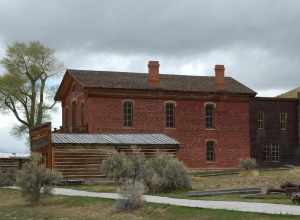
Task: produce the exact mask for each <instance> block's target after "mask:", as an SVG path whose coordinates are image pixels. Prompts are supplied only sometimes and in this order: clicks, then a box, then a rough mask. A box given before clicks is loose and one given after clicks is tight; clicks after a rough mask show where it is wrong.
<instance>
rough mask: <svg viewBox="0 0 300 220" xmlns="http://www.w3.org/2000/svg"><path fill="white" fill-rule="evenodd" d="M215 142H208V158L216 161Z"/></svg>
mask: <svg viewBox="0 0 300 220" xmlns="http://www.w3.org/2000/svg"><path fill="white" fill-rule="evenodd" d="M215 159H216V156H215V142H214V141H208V142H207V143H206V160H207V161H215Z"/></svg>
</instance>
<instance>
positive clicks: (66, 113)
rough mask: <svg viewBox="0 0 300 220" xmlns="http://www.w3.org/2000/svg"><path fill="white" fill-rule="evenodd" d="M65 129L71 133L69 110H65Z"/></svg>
mask: <svg viewBox="0 0 300 220" xmlns="http://www.w3.org/2000/svg"><path fill="white" fill-rule="evenodd" d="M64 119H65V129H66V130H67V131H69V109H68V108H66V109H65V118H64Z"/></svg>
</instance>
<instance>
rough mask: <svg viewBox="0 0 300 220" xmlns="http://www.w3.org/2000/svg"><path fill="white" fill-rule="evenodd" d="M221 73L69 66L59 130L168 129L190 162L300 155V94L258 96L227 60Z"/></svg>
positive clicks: (222, 163) (231, 163)
mask: <svg viewBox="0 0 300 220" xmlns="http://www.w3.org/2000/svg"><path fill="white" fill-rule="evenodd" d="M214 71H215V76H189V75H169V74H161V73H160V71H159V63H158V61H150V62H149V63H148V73H130V72H111V71H90V70H72V69H68V70H67V71H66V73H65V75H64V78H63V80H62V82H61V85H60V87H59V89H58V91H57V94H56V96H55V99H56V100H57V101H60V102H61V105H62V121H63V124H62V129H61V130H60V131H59V133H61V134H71V133H72V134H74V135H75V134H78V133H87V134H95V135H96V134H102V135H105V134H108V135H112V134H132V135H135V134H136V135H140V134H164V135H166V136H168V137H170V138H173V139H174V140H176V141H177V142H178V143H179V149H178V153H177V156H178V158H179V159H180V160H182V161H183V162H184V163H185V164H186V165H187V166H188V167H190V168H212V169H215V168H233V167H238V165H239V162H240V160H241V159H246V158H250V157H255V158H257V159H258V161H259V162H261V163H262V162H264V161H273V162H274V161H276V162H278V161H283V162H286V163H289V162H294V161H295V159H296V158H295V154H296V152H297V151H298V148H299V147H298V112H299V111H298V99H279V98H257V97H256V92H255V91H253V90H251V89H249V88H248V87H247V86H245V85H243V84H241V83H240V82H238V81H236V80H235V79H233V78H231V77H225V68H224V66H223V65H216V66H215V70H214Z"/></svg>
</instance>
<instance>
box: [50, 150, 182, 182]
mask: <svg viewBox="0 0 300 220" xmlns="http://www.w3.org/2000/svg"><path fill="white" fill-rule="evenodd" d="M53 152H54V157H53V158H54V164H53V168H54V169H55V170H57V171H60V172H61V173H62V174H63V176H64V178H66V179H99V178H103V177H104V175H103V173H102V172H101V165H102V162H103V160H105V159H106V158H108V157H109V156H111V155H112V154H114V153H117V152H122V153H125V154H143V155H145V157H146V158H150V157H154V156H155V155H158V154H160V153H168V154H171V155H173V156H176V153H177V149H176V148H174V147H173V146H172V147H169V146H165V147H161V148H157V147H148V146H147V147H141V148H131V147H114V146H93V145H89V146H74V145H56V146H54V151H53Z"/></svg>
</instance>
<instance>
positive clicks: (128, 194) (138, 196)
mask: <svg viewBox="0 0 300 220" xmlns="http://www.w3.org/2000/svg"><path fill="white" fill-rule="evenodd" d="M143 193H144V184H142V183H141V182H138V181H135V182H133V181H132V180H127V181H125V183H124V185H123V186H122V187H121V191H120V195H121V197H120V199H118V200H117V201H116V204H115V209H116V210H117V211H125V210H133V209H138V208H141V207H142V206H143V205H144V200H143Z"/></svg>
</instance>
